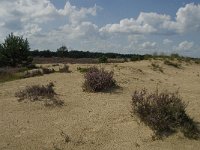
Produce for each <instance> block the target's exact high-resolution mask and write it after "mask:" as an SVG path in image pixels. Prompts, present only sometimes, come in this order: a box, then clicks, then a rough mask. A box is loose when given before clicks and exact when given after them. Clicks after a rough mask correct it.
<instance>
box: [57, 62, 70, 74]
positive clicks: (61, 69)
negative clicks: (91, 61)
mask: <svg viewBox="0 0 200 150" xmlns="http://www.w3.org/2000/svg"><path fill="white" fill-rule="evenodd" d="M59 72H60V73H69V72H70V71H69V66H68V65H66V64H65V65H64V66H63V67H62V68H59Z"/></svg>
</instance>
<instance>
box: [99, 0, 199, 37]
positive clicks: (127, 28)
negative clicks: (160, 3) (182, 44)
mask: <svg viewBox="0 0 200 150" xmlns="http://www.w3.org/2000/svg"><path fill="white" fill-rule="evenodd" d="M100 31H101V32H104V33H129V34H164V35H170V34H179V33H187V32H193V31H198V32H199V31H200V5H195V4H193V3H191V4H187V5H185V7H181V8H179V9H178V11H177V13H176V18H175V21H174V20H172V18H171V17H170V16H169V15H165V14H158V13H152V12H150V13H145V12H141V13H140V15H139V16H138V17H137V19H134V18H130V19H122V20H121V21H120V22H119V23H115V24H107V25H105V26H104V27H102V28H101V29H100Z"/></svg>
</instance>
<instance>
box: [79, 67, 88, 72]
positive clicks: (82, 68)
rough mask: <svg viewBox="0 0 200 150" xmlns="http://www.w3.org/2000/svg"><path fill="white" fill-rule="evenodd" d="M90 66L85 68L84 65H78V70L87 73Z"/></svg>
mask: <svg viewBox="0 0 200 150" xmlns="http://www.w3.org/2000/svg"><path fill="white" fill-rule="evenodd" d="M88 70H89V68H84V67H77V71H79V72H80V73H86V72H88Z"/></svg>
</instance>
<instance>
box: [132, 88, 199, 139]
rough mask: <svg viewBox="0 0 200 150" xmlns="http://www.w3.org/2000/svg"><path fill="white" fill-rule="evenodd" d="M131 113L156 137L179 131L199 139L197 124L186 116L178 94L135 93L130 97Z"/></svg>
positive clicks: (184, 107) (144, 91) (145, 91)
mask: <svg viewBox="0 0 200 150" xmlns="http://www.w3.org/2000/svg"><path fill="white" fill-rule="evenodd" d="M132 108H133V113H134V114H136V115H137V116H138V117H139V118H140V120H141V121H142V122H144V123H145V124H146V125H148V126H149V127H150V128H151V129H152V130H153V131H154V133H155V135H156V136H157V137H163V136H164V135H165V136H166V135H170V134H172V133H174V132H176V131H178V130H179V131H181V132H182V133H183V134H184V136H186V137H188V138H192V139H198V138H199V137H200V131H199V129H198V126H197V123H196V122H194V121H193V119H191V118H190V117H189V116H188V115H187V114H186V110H185V109H186V105H185V103H184V102H182V99H181V97H180V96H179V95H178V92H175V93H168V92H161V93H159V92H158V90H157V91H156V92H154V93H147V90H146V89H144V90H142V91H135V92H134V94H133V96H132Z"/></svg>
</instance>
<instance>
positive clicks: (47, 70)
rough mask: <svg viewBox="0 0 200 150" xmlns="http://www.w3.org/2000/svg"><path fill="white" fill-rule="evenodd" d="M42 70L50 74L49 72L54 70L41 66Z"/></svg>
mask: <svg viewBox="0 0 200 150" xmlns="http://www.w3.org/2000/svg"><path fill="white" fill-rule="evenodd" d="M42 72H43V74H50V73H54V72H55V70H54V69H49V68H42Z"/></svg>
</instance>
